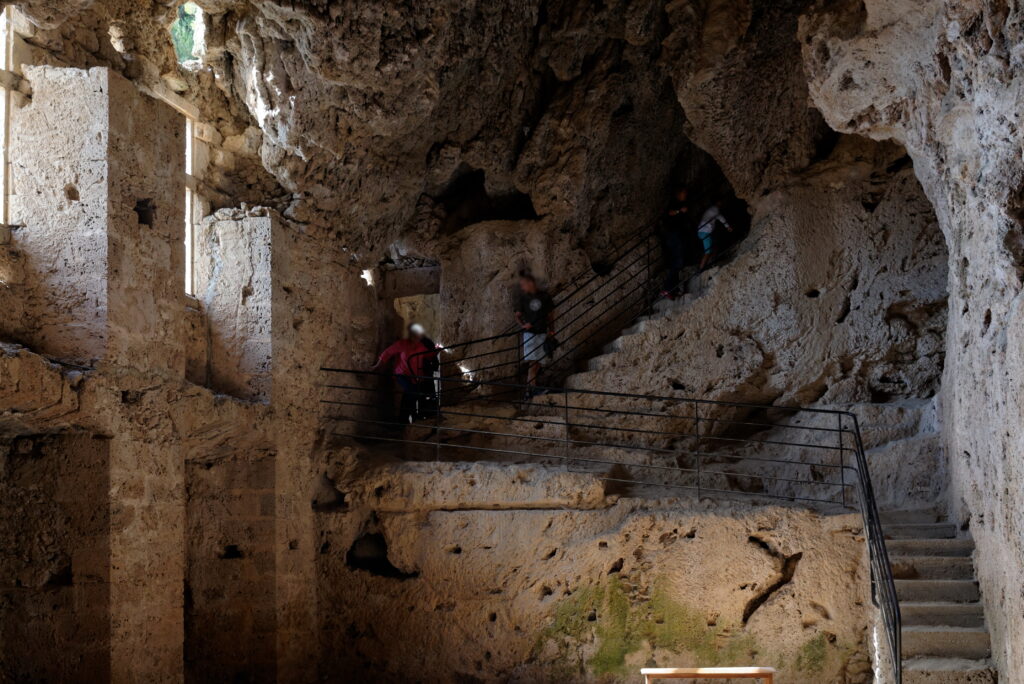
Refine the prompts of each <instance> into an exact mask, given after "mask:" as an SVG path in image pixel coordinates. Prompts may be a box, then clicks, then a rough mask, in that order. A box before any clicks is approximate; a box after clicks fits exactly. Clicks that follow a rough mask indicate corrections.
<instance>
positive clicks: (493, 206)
mask: <svg viewBox="0 0 1024 684" xmlns="http://www.w3.org/2000/svg"><path fill="white" fill-rule="evenodd" d="M434 199H435V200H437V202H438V204H440V205H441V206H442V207H443V208H444V213H445V217H444V219H443V220H442V221H441V233H442V234H443V235H444V234H449V233H454V232H457V231H459V230H461V229H463V228H465V227H466V226H468V225H471V224H474V223H480V222H481V221H534V220H536V219H537V218H539V217H538V216H537V212H536V210H534V208H533V201H532V200H531V199H530V196H529V195H526V194H524V193H521V192H512V193H509V194H505V195H494V196H491V195H489V194H488V193H487V188H486V178H485V175H484V172H483V171H482V170H480V169H465V170H464V171H463V172H462V173H461V174H460V175H459V176H458V177H456V178H455V180H453V181H452V182H451V183H449V184H448V187H447V188H445V190H444V192H443V193H441V194H440V195H439V196H438V197H435V198H434Z"/></svg>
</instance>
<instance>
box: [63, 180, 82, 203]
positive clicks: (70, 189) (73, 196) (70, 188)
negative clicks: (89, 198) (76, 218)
mask: <svg viewBox="0 0 1024 684" xmlns="http://www.w3.org/2000/svg"><path fill="white" fill-rule="evenodd" d="M64 196H65V197H67V199H68V201H69V202H77V201H79V200H80V199H81V196H80V195H79V194H78V188H76V187H75V186H74V185H72V184H70V183H68V184H67V185H65V186H64Z"/></svg>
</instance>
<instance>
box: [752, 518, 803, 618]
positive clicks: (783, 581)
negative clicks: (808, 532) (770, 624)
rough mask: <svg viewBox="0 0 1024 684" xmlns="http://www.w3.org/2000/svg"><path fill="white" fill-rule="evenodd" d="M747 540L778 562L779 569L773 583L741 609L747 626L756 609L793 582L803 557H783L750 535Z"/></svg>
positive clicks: (800, 555) (764, 542)
mask: <svg viewBox="0 0 1024 684" xmlns="http://www.w3.org/2000/svg"><path fill="white" fill-rule="evenodd" d="M747 540H748V541H749V542H750V543H751V544H754V545H755V546H757V547H759V548H760V549H762V550H763V551H764V552H765V553H767V554H768V555H770V556H771V557H772V558H773V559H775V560H777V561H779V563H780V565H781V567H780V568H779V574H778V575H777V577H776V578H775V581H774V582H772V583H771V584H769V585H768V586H767V587H765V588H764V589H763V590H761V591H760V592H758V593H757V594H755V595H754V596H753V597H752V598H751V599H750V600H749V601H747V605H746V606H745V607H744V608H743V624H744V625H746V624H747V621H748V620H750V618H751V616H752V615H753V614H754V613H755V612H756V611H757V609H758V608H760V607H761V606H763V605H764V604H765V603H766V602H767V601H768V599H770V598H771V597H772V595H773V594H774V593H775V592H777V591H778V590H779V589H781V588H782V587H784V586H786V585H787V584H789V583H790V582H792V581H793V575H794V574H796V566H797V564H798V563H799V562H800V559H801V558H803V555H804V554H803V553H794V554H793V555H792V556H785V555H783V554H782V553H779V552H778V551H776V550H775V549H773V548H772V547H771V545H769V544H768V542H766V541H765V540H763V539H761V538H760V537H756V536H753V535H751V536H750V537H749V538H748V539H747Z"/></svg>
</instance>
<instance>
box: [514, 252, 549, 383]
mask: <svg viewBox="0 0 1024 684" xmlns="http://www.w3.org/2000/svg"><path fill="white" fill-rule="evenodd" d="M554 314H555V303H554V302H553V301H552V300H551V297H550V296H549V295H548V293H547V292H544V291H543V290H541V289H539V288H538V287H537V281H536V280H534V278H533V276H532V275H530V274H529V273H526V272H522V273H520V274H519V302H518V304H517V305H516V322H517V323H518V324H519V327H521V328H522V329H523V360H524V361H527V362H528V363H529V364H530V368H529V371H528V372H527V383H528V384H529V385H530V386H531V387H534V386H536V385H537V376H538V375H539V374H540V367H541V363H543V361H544V359H545V357H546V356H547V350H546V349H545V348H544V343H545V341H547V338H548V335H552V336H554V334H555V330H554V320H555V315H554ZM531 393H532V390H531Z"/></svg>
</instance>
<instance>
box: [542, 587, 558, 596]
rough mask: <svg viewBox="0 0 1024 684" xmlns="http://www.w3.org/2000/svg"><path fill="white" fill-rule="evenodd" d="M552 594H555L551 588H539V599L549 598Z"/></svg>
mask: <svg viewBox="0 0 1024 684" xmlns="http://www.w3.org/2000/svg"><path fill="white" fill-rule="evenodd" d="M554 593H555V592H554V590H553V589H552V588H551V587H549V586H547V585H545V586H543V587H541V588H540V597H541V598H547V597H548V596H551V595H552V594H554Z"/></svg>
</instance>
